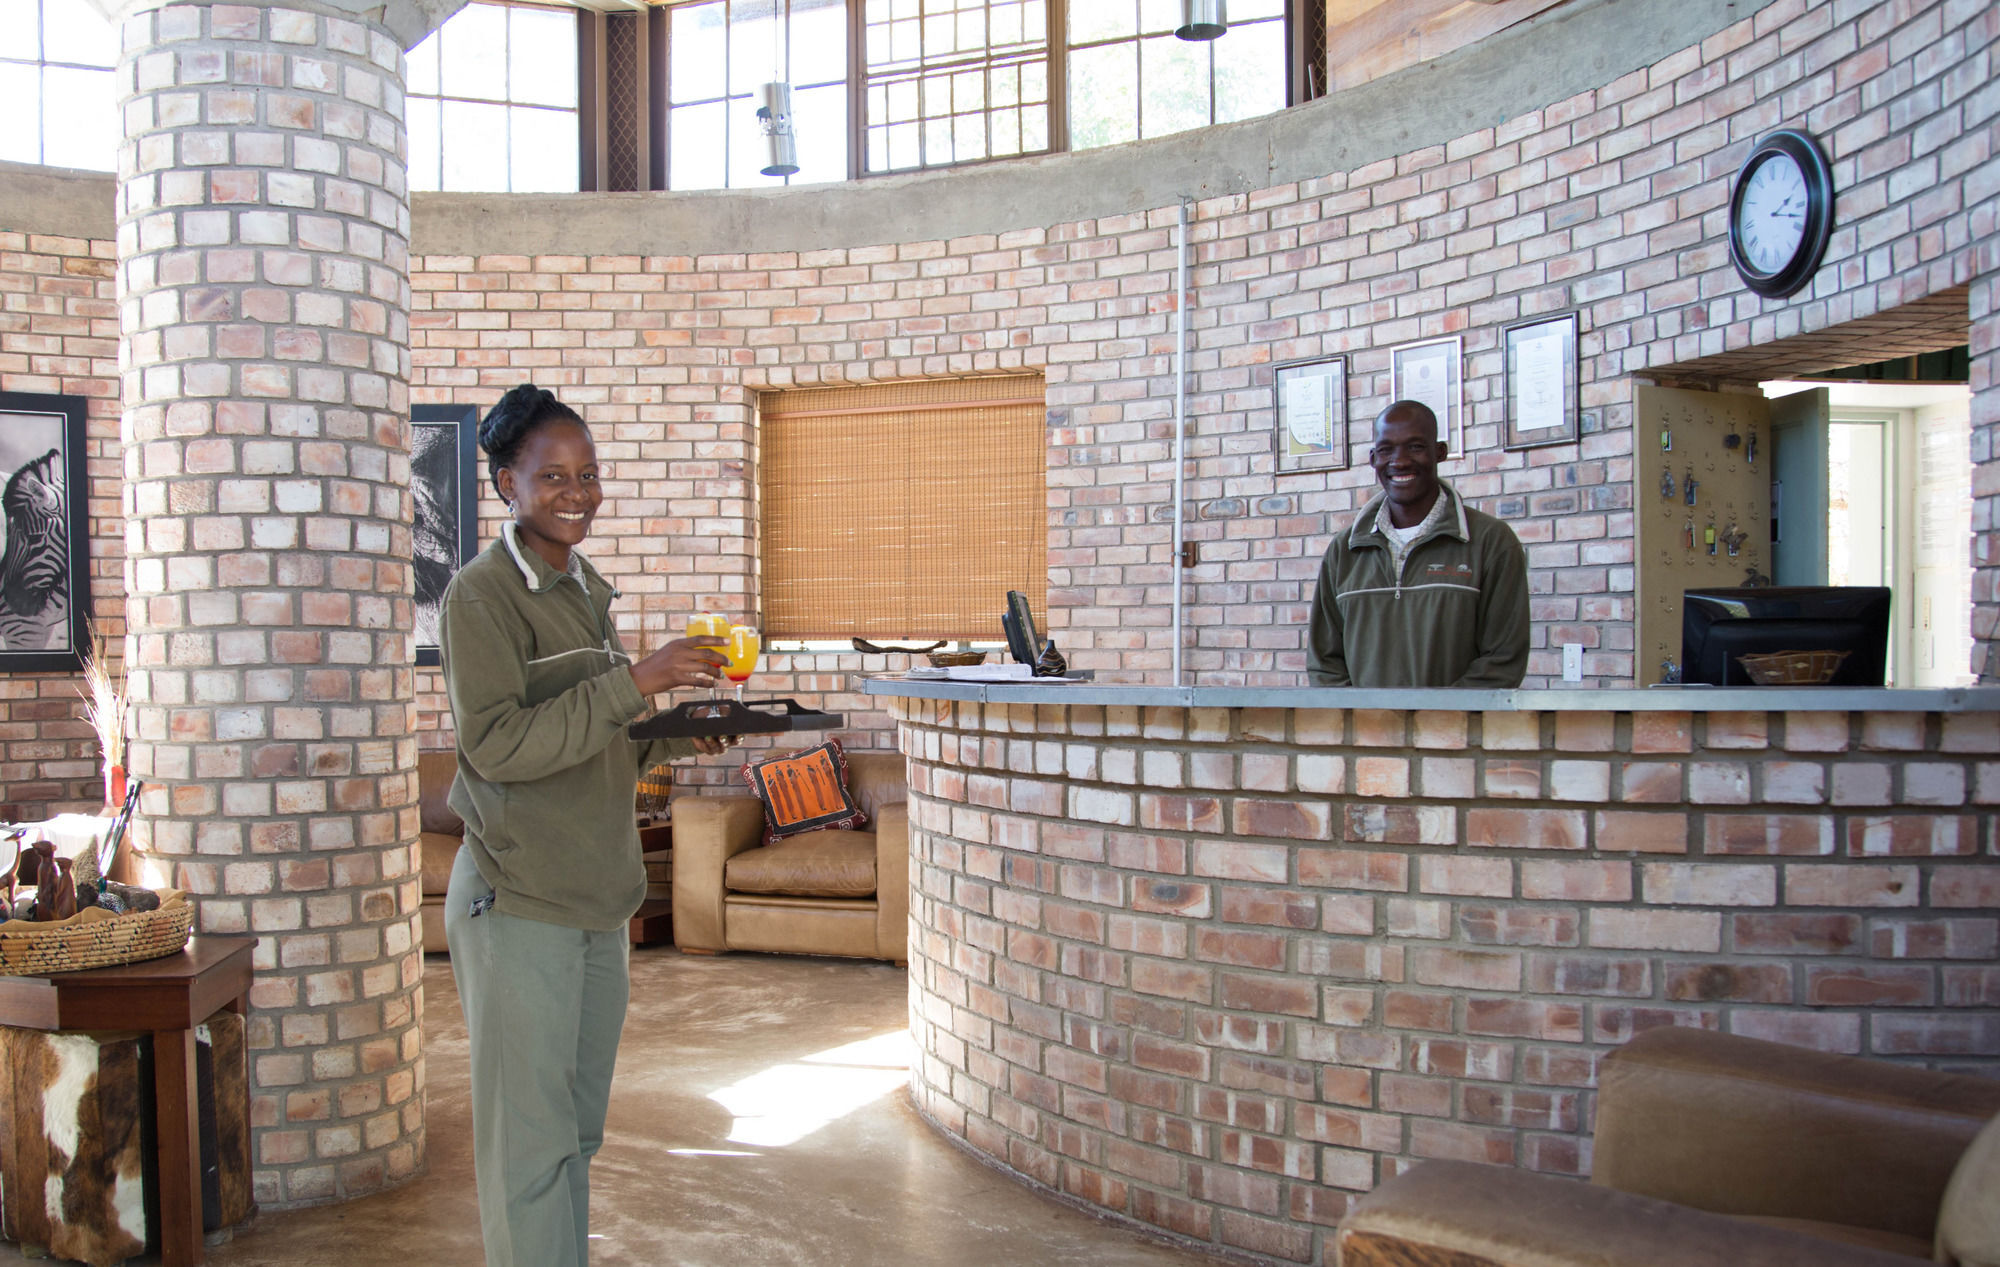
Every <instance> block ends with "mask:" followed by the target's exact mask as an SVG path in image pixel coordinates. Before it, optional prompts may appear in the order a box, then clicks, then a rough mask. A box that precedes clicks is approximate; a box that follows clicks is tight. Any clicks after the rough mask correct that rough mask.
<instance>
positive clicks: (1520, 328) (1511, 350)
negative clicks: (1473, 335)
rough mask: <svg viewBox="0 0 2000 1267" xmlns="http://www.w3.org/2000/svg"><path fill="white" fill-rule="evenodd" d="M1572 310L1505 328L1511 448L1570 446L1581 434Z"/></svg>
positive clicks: (1508, 443)
mask: <svg viewBox="0 0 2000 1267" xmlns="http://www.w3.org/2000/svg"><path fill="white" fill-rule="evenodd" d="M1576 333H1577V318H1576V314H1575V313H1574V312H1565V313H1558V314H1556V315H1555V316H1552V317H1536V318H1534V319H1532V320H1529V321H1517V322H1515V323H1513V324H1512V325H1510V326H1506V327H1505V328H1504V331H1503V333H1502V336H1501V338H1502V342H1503V343H1504V345H1505V347H1506V350H1507V367H1506V368H1507V374H1506V381H1507V443H1506V446H1505V447H1507V448H1509V449H1532V448H1536V447H1538V446H1541V445H1544V444H1568V443H1569V442H1571V441H1573V440H1575V439H1576V438H1577V436H1578V435H1579V434H1580V428H1579V426H1578V420H1579V417H1580V415H1579V412H1578V410H1577V387H1576V376H1577V375H1576Z"/></svg>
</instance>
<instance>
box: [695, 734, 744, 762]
mask: <svg viewBox="0 0 2000 1267" xmlns="http://www.w3.org/2000/svg"><path fill="white" fill-rule="evenodd" d="M742 742H743V737H742V736H741V735H722V736H719V737H717V738H714V739H711V738H709V737H708V736H706V735H697V736H695V740H694V750H695V751H696V752H699V753H700V754H702V755H703V756H705V757H713V756H715V755H717V754H718V753H723V752H727V751H729V750H730V749H731V748H734V747H735V746H736V745H737V744H740V743H742Z"/></svg>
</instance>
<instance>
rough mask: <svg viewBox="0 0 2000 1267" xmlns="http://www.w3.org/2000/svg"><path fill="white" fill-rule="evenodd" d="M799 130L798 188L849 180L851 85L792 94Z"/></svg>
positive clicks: (796, 182)
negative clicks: (849, 98) (849, 105)
mask: <svg viewBox="0 0 2000 1267" xmlns="http://www.w3.org/2000/svg"><path fill="white" fill-rule="evenodd" d="M792 103H793V110H794V112H795V113H794V115H793V121H792V122H793V126H794V127H796V128H797V129H798V130H799V174H798V175H796V176H794V177H792V183H793V184H794V185H805V184H814V183H817V182H821V181H831V180H846V179H847V86H846V85H845V84H834V85H832V86H830V87H826V88H803V89H800V90H799V91H798V92H796V93H794V94H793V95H792Z"/></svg>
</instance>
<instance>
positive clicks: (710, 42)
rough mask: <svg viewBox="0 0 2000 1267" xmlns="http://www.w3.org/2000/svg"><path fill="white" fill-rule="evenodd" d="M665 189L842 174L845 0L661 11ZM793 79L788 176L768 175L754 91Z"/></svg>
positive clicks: (718, 2) (775, 0)
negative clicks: (668, 21)
mask: <svg viewBox="0 0 2000 1267" xmlns="http://www.w3.org/2000/svg"><path fill="white" fill-rule="evenodd" d="M668 12H669V13H670V14H671V16H672V19H673V25H672V27H671V28H669V30H668V33H667V155H668V157H667V187H668V188H669V189H723V188H731V189H741V188H745V187H747V186H752V185H784V184H790V183H791V182H793V181H798V182H799V183H801V184H810V183H813V182H818V181H831V180H845V179H846V178H847V86H846V85H847V11H846V6H845V2H844V0H709V2H708V3H705V4H689V5H680V6H677V7H675V8H673V9H671V10H669V11H668ZM774 80H777V81H782V82H785V83H789V84H791V85H792V117H793V127H794V129H795V131H796V133H797V137H798V148H799V170H798V174H797V175H795V176H766V175H764V174H763V172H762V168H763V166H764V136H763V133H762V131H761V130H760V129H759V127H758V124H757V118H756V111H757V105H758V103H757V99H756V94H757V89H758V87H759V85H762V84H766V83H770V82H772V81H774Z"/></svg>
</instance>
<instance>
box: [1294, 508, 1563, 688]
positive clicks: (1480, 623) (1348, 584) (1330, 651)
mask: <svg viewBox="0 0 2000 1267" xmlns="http://www.w3.org/2000/svg"><path fill="white" fill-rule="evenodd" d="M1438 496H1439V497H1446V498H1450V499H1451V501H1450V505H1449V508H1448V509H1447V510H1446V512H1445V513H1444V514H1442V515H1440V516H1438V519H1437V523H1436V524H1435V526H1433V527H1432V528H1431V529H1430V531H1428V532H1426V533H1424V535H1423V536H1421V537H1418V538H1417V539H1416V540H1415V541H1412V542H1411V543H1410V548H1409V549H1408V550H1407V551H1405V552H1404V554H1403V567H1402V570H1401V572H1398V571H1396V569H1395V566H1394V564H1393V562H1392V558H1391V554H1390V550H1389V539H1388V538H1387V537H1386V536H1384V535H1383V533H1382V530H1381V528H1380V526H1379V525H1378V520H1379V519H1380V517H1381V514H1382V507H1383V504H1384V502H1385V501H1386V500H1387V498H1386V495H1383V494H1378V495H1377V496H1376V498H1375V500H1373V501H1371V502H1369V503H1368V504H1367V505H1366V506H1364V507H1362V509H1361V513H1360V514H1359V515H1357V516H1356V517H1355V520H1354V523H1353V525H1352V526H1350V527H1349V528H1348V529H1347V530H1346V531H1344V532H1338V533H1335V534H1334V537H1333V544H1332V545H1330V546H1328V547H1327V550H1326V558H1325V559H1324V560H1323V561H1322V562H1321V563H1320V568H1319V587H1318V589H1317V590H1315V591H1314V593H1313V605H1312V627H1311V631H1310V633H1309V635H1308V642H1307V651H1306V673H1307V678H1308V680H1310V681H1311V683H1312V684H1313V685H1314V686H1463V687H1488V688H1501V689H1509V690H1511V689H1512V688H1514V687H1517V686H1519V685H1520V684H1521V679H1522V677H1524V676H1525V675H1526V674H1527V671H1528V557H1527V554H1526V553H1525V552H1524V551H1523V550H1522V549H1521V542H1520V540H1519V539H1518V538H1517V537H1515V536H1514V530H1513V529H1511V528H1509V527H1508V526H1507V525H1506V524H1504V523H1501V522H1500V521H1499V520H1498V519H1495V518H1493V517H1492V516H1490V515H1484V514H1481V513H1480V512H1479V511H1476V510H1474V509H1472V508H1471V507H1469V506H1467V505H1466V504H1465V502H1464V501H1463V500H1462V499H1461V498H1460V497H1459V495H1458V493H1457V492H1456V491H1455V490H1453V488H1452V487H1451V486H1450V485H1449V484H1444V483H1440V484H1439V486H1438Z"/></svg>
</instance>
